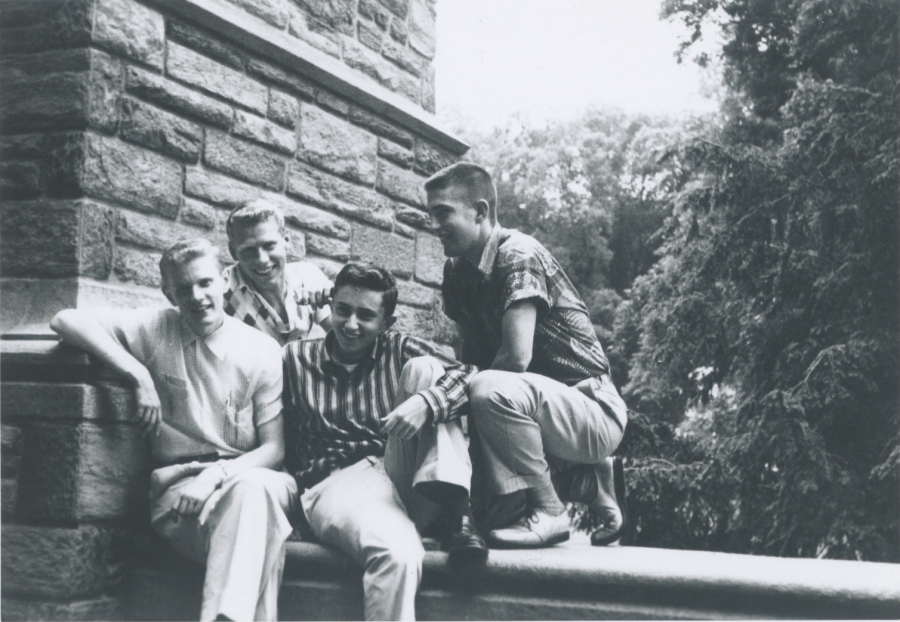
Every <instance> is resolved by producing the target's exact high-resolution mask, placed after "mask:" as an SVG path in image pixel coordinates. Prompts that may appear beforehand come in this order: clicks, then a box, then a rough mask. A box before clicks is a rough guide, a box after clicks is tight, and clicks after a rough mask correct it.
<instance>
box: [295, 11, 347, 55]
mask: <svg viewBox="0 0 900 622" xmlns="http://www.w3.org/2000/svg"><path fill="white" fill-rule="evenodd" d="M288 32H289V33H291V35H292V36H294V37H297V38H298V39H300V40H301V41H305V42H306V43H308V44H310V45H311V46H313V47H314V48H316V49H318V50H321V51H322V52H325V53H326V54H329V55H331V56H334V57H335V58H340V57H341V44H340V42H339V41H338V40H337V38H336V35H335V33H328V32H315V31H313V30H310V29H309V25H308V22H307V18H306V15H305V14H303V13H301V12H299V11H294V12H293V14H292V16H291V21H290V23H289V24H288Z"/></svg>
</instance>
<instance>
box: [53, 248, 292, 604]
mask: <svg viewBox="0 0 900 622" xmlns="http://www.w3.org/2000/svg"><path fill="white" fill-rule="evenodd" d="M159 269H160V273H161V276H162V283H163V293H165V295H166V297H167V298H168V299H169V301H170V302H171V303H172V304H173V305H175V306H177V307H178V308H177V309H172V308H167V309H163V308H160V309H138V310H121V309H116V310H109V311H100V310H80V309H68V310H66V311H61V312H59V313H58V314H57V315H56V317H54V318H53V320H52V321H51V322H50V327H51V328H52V329H53V330H55V331H56V332H57V333H59V334H60V335H61V336H62V338H63V339H64V340H65V341H67V342H69V343H71V344H72V345H75V346H77V347H79V348H82V349H83V350H86V351H87V352H89V353H90V354H93V355H94V356H96V357H97V358H99V359H100V360H101V361H103V362H104V363H106V364H107V365H109V366H110V367H112V368H113V369H114V370H116V371H118V372H120V373H121V374H122V375H123V376H124V377H125V378H126V379H127V380H129V381H130V382H131V383H132V384H133V385H134V390H135V401H136V402H137V411H136V413H135V415H136V418H137V420H138V422H139V424H140V425H141V427H142V428H143V429H144V430H145V431H146V432H151V431H152V432H153V433H152V435H151V436H150V447H151V450H152V454H153V459H154V462H155V463H156V468H155V470H154V471H153V473H152V474H151V476H150V512H151V524H152V525H153V528H154V529H155V530H156V531H157V533H159V534H160V535H161V536H162V537H163V538H164V539H166V540H167V541H169V542H170V543H171V544H172V546H173V547H174V548H175V549H176V550H177V551H178V552H179V553H181V554H182V555H184V556H186V557H189V558H191V559H193V560H195V561H198V562H200V563H204V562H205V564H206V578H205V582H204V585H203V606H202V610H201V614H200V619H201V620H276V619H277V617H278V616H277V613H278V612H277V606H278V589H279V587H280V583H281V571H282V568H283V566H284V552H285V546H284V545H285V542H286V541H287V538H288V536H289V535H290V534H291V524H290V521H289V520H288V516H290V515H291V514H292V512H293V511H294V506H295V504H296V500H297V485H296V483H295V482H294V479H293V478H292V477H291V476H289V475H288V474H286V473H284V472H282V471H281V470H280V469H281V464H282V460H283V457H284V435H283V425H282V402H281V390H282V367H281V356H280V355H281V349H280V348H279V347H278V344H277V343H276V342H275V341H274V340H272V339H271V338H269V337H267V336H265V335H264V334H262V333H261V332H259V331H257V330H253V329H251V328H249V327H248V326H246V325H244V324H243V323H241V322H239V321H237V320H236V319H234V318H231V317H228V316H226V315H225V312H224V310H223V305H224V302H223V292H224V291H225V281H224V279H223V278H222V269H221V266H220V265H219V259H218V249H216V248H215V247H213V246H212V245H211V244H210V243H209V242H208V241H206V240H203V239H196V240H187V241H183V242H178V243H176V244H174V245H172V246H171V247H169V248H168V250H166V252H165V253H164V254H163V256H162V259H161V260H160V264H159Z"/></svg>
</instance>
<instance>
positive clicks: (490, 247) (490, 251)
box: [478, 225, 500, 276]
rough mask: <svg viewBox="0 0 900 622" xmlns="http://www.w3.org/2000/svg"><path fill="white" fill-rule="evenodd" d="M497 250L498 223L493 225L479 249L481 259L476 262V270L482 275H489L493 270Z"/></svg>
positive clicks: (498, 245)
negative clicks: (482, 247) (489, 234)
mask: <svg viewBox="0 0 900 622" xmlns="http://www.w3.org/2000/svg"><path fill="white" fill-rule="evenodd" d="M498 250H500V225H494V227H493V229H491V236H490V237H489V238H488V241H487V244H485V245H484V250H483V251H481V261H479V262H478V271H479V272H481V274H483V275H484V276H490V275H491V272H493V270H494V261H495V260H496V259H497V251H498Z"/></svg>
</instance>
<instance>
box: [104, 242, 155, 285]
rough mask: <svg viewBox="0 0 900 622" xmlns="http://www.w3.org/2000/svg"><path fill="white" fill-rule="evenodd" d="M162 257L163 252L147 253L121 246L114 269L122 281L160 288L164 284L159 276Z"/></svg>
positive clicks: (117, 252) (117, 250) (117, 251)
mask: <svg viewBox="0 0 900 622" xmlns="http://www.w3.org/2000/svg"><path fill="white" fill-rule="evenodd" d="M161 257H162V254H161V253H145V252H142V251H139V250H136V249H133V248H128V247H126V246H120V247H119V248H118V249H116V263H115V266H114V267H113V270H114V271H115V273H116V276H118V277H119V280H120V281H124V282H126V283H134V284H135V285H143V286H145V287H154V288H159V287H161V286H162V281H161V279H160V276H159V260H160V258H161Z"/></svg>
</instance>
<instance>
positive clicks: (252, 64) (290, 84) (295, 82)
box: [247, 58, 316, 100]
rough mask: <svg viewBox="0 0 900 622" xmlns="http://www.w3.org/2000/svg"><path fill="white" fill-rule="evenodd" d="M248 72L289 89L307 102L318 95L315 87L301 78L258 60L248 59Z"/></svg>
mask: <svg viewBox="0 0 900 622" xmlns="http://www.w3.org/2000/svg"><path fill="white" fill-rule="evenodd" d="M247 71H249V72H250V73H251V74H254V75H257V76H260V77H262V78H265V79H266V80H270V81H272V82H274V83H275V84H278V85H279V86H282V87H284V88H287V89H289V90H291V91H293V92H295V93H296V94H297V95H299V96H300V97H302V98H304V99H306V100H311V99H312V98H313V97H315V95H316V89H315V87H314V86H313V85H312V84H310V83H309V82H307V81H306V80H304V79H303V78H301V77H300V76H297V75H294V74H293V73H290V72H288V71H285V70H284V69H282V68H281V67H278V66H276V65H273V64H272V63H269V62H266V61H263V60H259V59H258V58H249V59H247Z"/></svg>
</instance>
